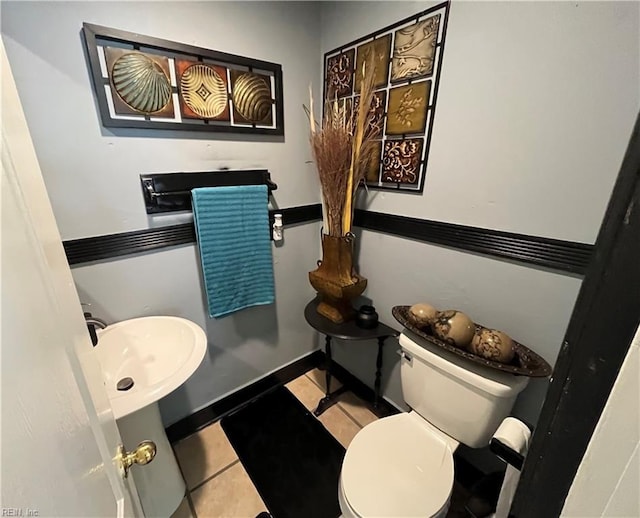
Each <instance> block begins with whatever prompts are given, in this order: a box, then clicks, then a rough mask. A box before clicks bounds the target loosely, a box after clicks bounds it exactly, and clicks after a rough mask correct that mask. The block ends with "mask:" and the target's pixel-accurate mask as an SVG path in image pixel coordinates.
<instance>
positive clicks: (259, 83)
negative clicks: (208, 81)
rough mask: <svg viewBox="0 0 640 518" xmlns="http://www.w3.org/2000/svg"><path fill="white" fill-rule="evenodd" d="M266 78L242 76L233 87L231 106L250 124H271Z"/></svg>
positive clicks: (254, 75)
mask: <svg viewBox="0 0 640 518" xmlns="http://www.w3.org/2000/svg"><path fill="white" fill-rule="evenodd" d="M268 81H269V78H268V77H267V76H261V75H258V74H252V73H250V72H247V73H244V74H242V75H241V76H240V77H238V79H236V82H235V83H234V85H233V105H234V107H235V109H236V110H237V111H238V113H239V114H240V115H241V116H242V117H244V118H245V119H246V120H248V121H250V122H271V107H272V105H273V101H272V99H271V86H270V84H269V83H268Z"/></svg>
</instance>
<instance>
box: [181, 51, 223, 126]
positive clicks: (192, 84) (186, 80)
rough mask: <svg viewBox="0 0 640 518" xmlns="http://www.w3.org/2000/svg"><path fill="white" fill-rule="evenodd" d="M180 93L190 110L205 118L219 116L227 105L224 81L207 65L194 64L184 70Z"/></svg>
mask: <svg viewBox="0 0 640 518" xmlns="http://www.w3.org/2000/svg"><path fill="white" fill-rule="evenodd" d="M180 95H182V99H183V100H184V102H185V104H186V105H187V106H188V107H189V108H190V109H191V111H193V112H194V113H195V114H196V115H199V116H200V117H203V118H205V119H215V118H216V117H219V116H220V115H222V114H223V113H224V111H225V110H226V108H227V105H228V95H227V84H226V81H225V80H224V79H223V78H222V76H221V75H220V74H219V73H218V71H217V70H216V69H215V68H214V67H212V66H208V65H203V64H195V65H191V66H190V67H189V68H187V69H186V70H185V71H184V73H183V74H182V77H181V78H180Z"/></svg>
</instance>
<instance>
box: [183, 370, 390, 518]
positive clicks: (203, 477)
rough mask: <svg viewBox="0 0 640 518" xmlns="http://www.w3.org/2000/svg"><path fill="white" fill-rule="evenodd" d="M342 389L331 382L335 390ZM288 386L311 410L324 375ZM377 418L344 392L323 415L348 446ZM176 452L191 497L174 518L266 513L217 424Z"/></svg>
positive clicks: (235, 517) (233, 517)
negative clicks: (360, 431) (335, 403)
mask: <svg viewBox="0 0 640 518" xmlns="http://www.w3.org/2000/svg"><path fill="white" fill-rule="evenodd" d="M339 386H340V383H339V382H338V381H337V380H336V379H335V378H333V380H332V381H331V389H332V390H335V389H337V388H338V387H339ZM286 387H287V388H288V389H289V390H290V391H291V392H292V393H293V394H294V395H295V396H296V397H297V398H298V399H299V400H300V401H301V402H302V403H303V404H304V406H305V407H307V408H308V409H309V410H313V409H315V407H316V405H317V404H318V401H319V400H320V399H321V398H322V397H323V396H324V372H323V371H320V370H318V369H314V370H311V371H309V372H307V373H306V374H304V375H302V376H300V377H299V378H297V379H295V380H293V381H292V382H290V383H288V384H287V385H286ZM376 419H377V417H376V416H375V414H373V413H372V412H371V411H370V410H369V409H368V408H367V406H366V404H365V403H364V402H363V401H362V400H360V399H358V398H357V397H356V396H355V395H353V394H352V393H351V392H346V393H344V394H342V396H340V400H339V403H338V404H337V405H334V406H332V407H331V408H330V409H328V410H327V411H325V412H324V413H323V414H322V415H321V416H320V417H319V420H320V422H321V423H322V424H323V425H324V426H325V428H326V429H327V430H328V431H329V432H330V433H331V434H333V436H334V437H335V438H336V439H337V440H338V441H339V442H340V443H341V444H342V445H343V446H344V447H345V448H346V447H347V446H349V443H350V442H351V440H352V439H353V438H354V437H355V435H356V434H357V433H358V431H359V430H360V429H361V428H362V427H363V426H366V425H367V424H369V423H371V422H372V421H375V420H376ZM173 448H174V451H175V453H176V457H177V459H178V463H179V464H180V468H181V469H182V474H183V475H184V479H185V481H186V483H187V496H186V497H185V499H184V500H183V502H182V504H181V505H180V507H179V508H178V509H177V510H176V512H175V513H174V514H173V517H172V518H209V517H210V518H255V517H256V516H257V515H258V514H259V513H260V512H262V511H266V507H265V505H264V502H262V499H261V498H260V495H259V494H258V492H257V491H256V489H255V487H254V486H253V483H252V482H251V479H250V478H249V476H248V475H247V473H246V471H245V470H244V468H243V467H242V464H241V463H240V460H239V459H238V456H237V455H236V452H235V451H234V450H233V447H232V446H231V444H230V443H229V441H228V439H227V437H226V435H225V433H224V431H223V430H222V427H221V426H220V423H219V422H218V423H214V424H212V425H210V426H208V427H207V428H204V429H203V430H200V431H199V432H197V433H195V434H193V435H191V436H189V437H187V438H186V439H183V440H182V441H179V442H177V443H176V444H174V445H173ZM336 491H337V488H336Z"/></svg>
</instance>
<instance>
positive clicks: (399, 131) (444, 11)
mask: <svg viewBox="0 0 640 518" xmlns="http://www.w3.org/2000/svg"><path fill="white" fill-rule="evenodd" d="M448 18H449V2H444V3H441V4H438V5H436V6H434V7H431V8H430V9H427V10H425V11H422V12H420V13H417V14H415V15H413V16H410V17H408V18H405V19H404V20H401V21H399V22H397V23H394V24H393V25H390V26H388V27H385V28H383V29H380V30H378V31H376V32H374V33H372V34H369V35H367V36H363V37H362V38H360V39H358V40H355V41H352V42H351V43H348V44H346V45H343V46H341V47H339V48H337V49H334V50H332V51H330V52H327V53H326V54H325V56H324V64H325V68H324V100H325V103H324V104H325V106H326V101H332V102H333V101H336V102H338V103H340V104H344V106H345V107H346V110H347V112H352V113H355V112H356V110H357V107H358V102H359V90H360V85H359V81H360V78H361V74H358V73H357V71H358V70H360V69H361V68H362V63H364V62H365V61H367V59H368V58H369V57H370V56H371V55H372V54H373V56H372V57H373V62H374V63H375V72H374V73H375V81H374V83H375V87H376V92H375V93H374V98H373V102H372V105H371V114H372V115H373V117H372V118H371V122H370V124H372V125H373V126H374V127H373V128H372V129H373V131H374V134H375V135H376V137H377V139H379V141H380V142H379V146H378V147H377V148H376V152H375V157H374V160H373V163H372V164H371V167H370V169H369V171H367V175H366V184H367V186H368V187H370V188H373V189H387V190H389V189H392V190H396V191H403V192H414V193H421V192H422V191H423V190H424V183H425V175H426V170H427V164H428V159H429V145H430V143H431V133H432V130H433V124H434V120H435V111H436V101H437V97H438V85H439V80H440V71H441V69H442V58H443V53H444V44H445V37H446V32H447V22H448Z"/></svg>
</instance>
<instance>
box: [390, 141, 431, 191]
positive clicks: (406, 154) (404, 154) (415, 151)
mask: <svg viewBox="0 0 640 518" xmlns="http://www.w3.org/2000/svg"><path fill="white" fill-rule="evenodd" d="M421 159H422V139H421V138H418V139H404V140H387V141H385V143H384V155H383V157H382V181H383V182H397V183H405V184H417V183H418V179H419V178H420V161H421Z"/></svg>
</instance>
